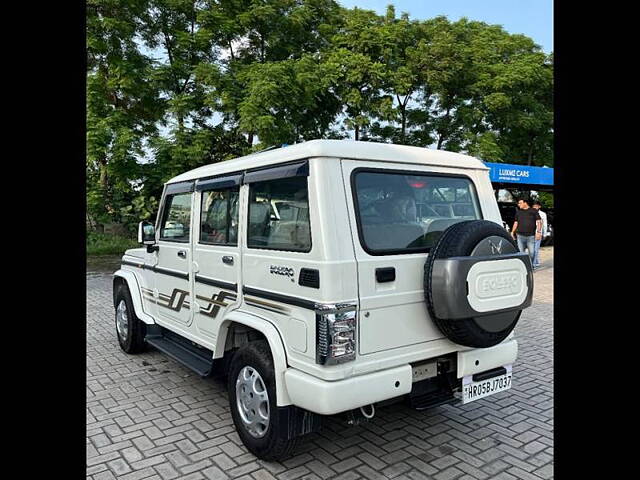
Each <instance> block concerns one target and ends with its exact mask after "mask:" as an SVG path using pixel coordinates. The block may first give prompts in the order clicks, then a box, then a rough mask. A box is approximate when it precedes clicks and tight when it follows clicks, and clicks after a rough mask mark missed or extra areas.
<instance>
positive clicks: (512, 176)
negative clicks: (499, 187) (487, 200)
mask: <svg viewBox="0 0 640 480" xmlns="http://www.w3.org/2000/svg"><path fill="white" fill-rule="evenodd" d="M485 165H486V166H487V167H489V168H490V169H491V171H490V172H489V177H490V178H491V181H492V182H493V183H526V184H534V185H553V168H548V167H528V166H526V165H512V164H509V163H489V162H485Z"/></svg>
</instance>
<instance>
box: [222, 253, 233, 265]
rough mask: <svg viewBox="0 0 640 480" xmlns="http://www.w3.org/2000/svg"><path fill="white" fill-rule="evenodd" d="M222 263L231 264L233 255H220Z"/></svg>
mask: <svg viewBox="0 0 640 480" xmlns="http://www.w3.org/2000/svg"><path fill="white" fill-rule="evenodd" d="M222 263H226V264H227V265H233V257H232V256H231V255H224V256H223V257H222Z"/></svg>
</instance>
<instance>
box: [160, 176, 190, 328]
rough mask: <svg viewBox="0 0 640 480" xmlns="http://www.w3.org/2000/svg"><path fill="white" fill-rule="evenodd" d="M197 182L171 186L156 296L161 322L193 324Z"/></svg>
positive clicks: (164, 212)
mask: <svg viewBox="0 0 640 480" xmlns="http://www.w3.org/2000/svg"><path fill="white" fill-rule="evenodd" d="M193 190H194V182H184V183H177V184H170V185H167V187H166V188H165V193H164V196H163V203H162V209H161V213H160V224H159V229H158V243H157V245H158V250H157V252H156V255H157V263H156V265H155V266H154V267H153V271H154V277H155V289H154V292H153V293H154V297H155V301H156V318H157V319H158V320H159V322H160V323H167V324H170V325H175V326H176V327H178V328H185V327H188V326H189V325H190V324H191V320H192V316H191V298H190V297H191V295H190V292H191V283H190V280H191V276H190V263H191V256H192V255H191V235H190V231H191V217H192V211H193Z"/></svg>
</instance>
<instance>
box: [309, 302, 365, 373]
mask: <svg viewBox="0 0 640 480" xmlns="http://www.w3.org/2000/svg"><path fill="white" fill-rule="evenodd" d="M356 313H357V311H356V305H355V304H351V303H349V304H336V305H317V306H316V362H317V363H319V364H321V365H335V364H337V363H343V362H348V361H350V360H354V359H355V358H356V325H357V320H356V318H357V317H356Z"/></svg>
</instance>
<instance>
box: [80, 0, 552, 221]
mask: <svg viewBox="0 0 640 480" xmlns="http://www.w3.org/2000/svg"><path fill="white" fill-rule="evenodd" d="M87 7H88V18H87V45H88V52H87V54H88V76H87V190H88V194H87V195H88V213H89V214H90V216H91V217H92V219H93V220H94V221H95V222H109V221H118V222H124V223H134V222H135V221H137V220H138V219H139V218H147V217H150V216H152V212H153V210H154V209H155V208H156V206H157V201H158V199H159V196H160V194H161V191H162V185H163V184H164V182H166V181H167V180H168V179H169V178H171V177H173V176H175V175H176V174H178V173H181V172H183V171H185V170H188V169H191V168H195V167H198V166H201V165H204V164H208V163H214V162H219V161H223V160H226V159H228V158H232V157H235V156H239V155H242V154H245V153H248V152H250V151H252V150H257V149H260V148H264V147H265V146H269V145H279V144H283V143H286V144H291V143H296V142H301V141H305V140H310V139H314V138H354V139H358V140H370V141H380V142H393V143H402V144H409V145H418V146H423V147H430V148H438V149H447V150H451V151H460V152H466V153H469V154H471V155H474V156H477V157H479V158H482V159H484V160H487V161H496V162H510V163H525V164H530V165H553V98H552V86H553V56H552V55H547V54H545V53H544V52H543V51H541V49H540V48H539V47H538V46H537V45H535V43H534V42H533V41H532V40H531V39H530V38H528V37H526V36H523V35H513V34H509V33H508V32H506V31H505V30H504V29H502V27H500V26H496V25H488V24H486V23H483V22H478V21H473V20H469V19H466V18H463V19H461V20H458V21H455V22H452V21H449V20H448V19H447V18H446V17H442V16H440V17H435V18H431V19H426V20H412V19H410V18H409V16H408V15H407V14H404V13H403V14H401V15H400V16H398V15H397V14H396V12H395V9H394V7H393V6H389V7H388V8H387V11H386V13H385V14H384V15H378V14H376V13H375V12H373V11H369V10H363V9H359V8H353V9H345V8H343V7H341V6H340V5H338V4H337V3H336V2H335V1H334V0H88V2H87Z"/></svg>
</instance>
